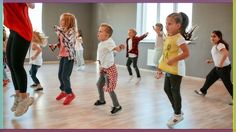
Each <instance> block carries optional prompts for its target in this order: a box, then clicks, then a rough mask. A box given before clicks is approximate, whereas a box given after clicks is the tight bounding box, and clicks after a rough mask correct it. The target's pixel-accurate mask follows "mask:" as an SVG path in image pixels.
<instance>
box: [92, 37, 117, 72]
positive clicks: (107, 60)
mask: <svg viewBox="0 0 236 132" xmlns="http://www.w3.org/2000/svg"><path fill="white" fill-rule="evenodd" d="M115 47H116V44H115V42H114V41H113V40H112V39H111V38H109V39H107V40H105V41H101V42H100V43H99V44H98V52H97V55H98V60H99V61H100V67H102V68H109V67H111V66H112V65H113V64H114V53H113V49H114V48H115Z"/></svg>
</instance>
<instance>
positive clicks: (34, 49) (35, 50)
mask: <svg viewBox="0 0 236 132" xmlns="http://www.w3.org/2000/svg"><path fill="white" fill-rule="evenodd" d="M46 42H47V40H46V38H45V37H44V36H43V35H42V34H40V33H39V32H36V31H34V32H33V38H32V42H31V48H30V58H29V64H31V69H30V71H29V73H30V75H31V78H32V80H33V82H34V84H32V85H31V87H33V88H36V89H35V91H40V90H43V87H42V86H41V84H40V81H39V80H38V78H37V76H36V74H37V72H38V69H39V68H40V67H41V66H42V64H43V58H42V48H41V46H42V45H44V44H45V43H46Z"/></svg>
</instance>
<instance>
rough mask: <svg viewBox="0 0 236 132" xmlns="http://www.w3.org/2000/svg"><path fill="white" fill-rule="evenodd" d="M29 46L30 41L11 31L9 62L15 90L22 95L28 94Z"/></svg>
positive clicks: (8, 47)
mask: <svg viewBox="0 0 236 132" xmlns="http://www.w3.org/2000/svg"><path fill="white" fill-rule="evenodd" d="M29 45H30V42H29V41H27V40H25V39H24V38H22V37H21V36H20V35H19V34H18V33H16V32H15V31H12V30H11V31H10V36H9V39H8V42H7V47H6V53H7V62H8V66H9V69H10V71H11V77H12V81H13V85H14V87H15V90H20V93H26V91H27V74H26V72H25V69H24V60H25V56H26V54H27V51H28V48H29Z"/></svg>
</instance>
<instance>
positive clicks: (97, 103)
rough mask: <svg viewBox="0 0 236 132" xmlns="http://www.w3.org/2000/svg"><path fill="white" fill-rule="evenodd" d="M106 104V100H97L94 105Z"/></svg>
mask: <svg viewBox="0 0 236 132" xmlns="http://www.w3.org/2000/svg"><path fill="white" fill-rule="evenodd" d="M104 104H106V101H103V102H102V101H100V100H97V101H96V102H95V103H94V105H96V106H98V105H104Z"/></svg>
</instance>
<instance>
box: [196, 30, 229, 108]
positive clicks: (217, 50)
mask: <svg viewBox="0 0 236 132" xmlns="http://www.w3.org/2000/svg"><path fill="white" fill-rule="evenodd" d="M211 42H212V43H213V44H214V45H213V47H212V49H211V55H212V58H213V60H207V63H208V64H210V63H214V65H215V67H214V68H213V69H212V70H211V71H210V72H209V73H208V75H207V77H206V81H205V83H204V85H203V86H202V88H201V89H200V90H195V93H197V94H199V95H202V96H205V95H206V94H207V90H208V89H209V88H210V86H211V85H212V84H213V83H215V82H216V81H217V80H218V79H219V78H220V79H221V80H222V81H223V83H224V85H225V87H226V89H227V90H228V92H229V94H230V95H231V96H232V98H233V84H232V82H231V79H230V71H231V64H230V61H229V57H228V55H229V52H228V50H229V45H228V44H227V43H226V42H225V41H224V40H223V39H222V33H221V31H213V32H212V33H211ZM229 104H230V105H232V103H229Z"/></svg>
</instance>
